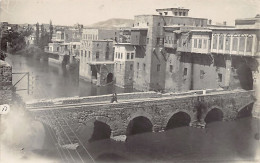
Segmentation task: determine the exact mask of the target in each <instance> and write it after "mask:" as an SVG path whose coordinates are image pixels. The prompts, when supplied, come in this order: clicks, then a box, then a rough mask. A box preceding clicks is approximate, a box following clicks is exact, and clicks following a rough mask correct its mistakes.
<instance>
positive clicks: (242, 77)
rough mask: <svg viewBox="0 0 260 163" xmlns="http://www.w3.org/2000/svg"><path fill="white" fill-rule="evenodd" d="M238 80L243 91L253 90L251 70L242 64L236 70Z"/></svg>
mask: <svg viewBox="0 0 260 163" xmlns="http://www.w3.org/2000/svg"><path fill="white" fill-rule="evenodd" d="M237 75H238V79H239V81H240V86H241V88H242V89H245V90H252V89H253V74H252V70H251V68H250V67H249V66H248V65H247V64H246V63H242V64H241V65H240V66H239V67H238V69H237Z"/></svg>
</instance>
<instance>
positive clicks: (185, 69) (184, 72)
mask: <svg viewBox="0 0 260 163" xmlns="http://www.w3.org/2000/svg"><path fill="white" fill-rule="evenodd" d="M187 74H188V69H187V68H184V71H183V75H184V76H186V75H187Z"/></svg>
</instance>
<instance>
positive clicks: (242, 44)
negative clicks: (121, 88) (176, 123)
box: [131, 8, 260, 92]
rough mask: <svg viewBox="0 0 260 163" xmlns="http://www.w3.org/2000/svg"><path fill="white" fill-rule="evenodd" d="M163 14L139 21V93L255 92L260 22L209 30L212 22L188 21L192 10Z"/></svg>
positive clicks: (134, 33) (135, 37)
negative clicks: (240, 89) (189, 91)
mask: <svg viewBox="0 0 260 163" xmlns="http://www.w3.org/2000/svg"><path fill="white" fill-rule="evenodd" d="M157 11H158V12H159V15H139V16H135V23H134V27H133V28H132V30H131V45H133V46H134V47H135V51H136V55H135V61H134V77H133V80H134V82H133V87H134V88H136V89H139V90H164V91H173V92H176V91H187V90H194V89H217V88H224V89H228V88H229V89H234V88H244V89H252V84H253V78H252V76H253V75H252V72H253V73H254V72H257V67H258V63H257V60H256V58H255V57H256V56H258V55H259V51H260V50H259V49H260V48H259V44H260V43H259V33H260V32H259V21H260V18H259V16H256V17H255V18H251V19H238V20H236V26H235V27H231V26H226V23H224V24H223V25H221V26H217V25H210V26H208V24H207V22H208V20H207V19H204V18H192V17H188V11H189V10H188V9H183V8H170V9H157ZM144 65H145V66H144ZM142 66H144V67H145V68H142Z"/></svg>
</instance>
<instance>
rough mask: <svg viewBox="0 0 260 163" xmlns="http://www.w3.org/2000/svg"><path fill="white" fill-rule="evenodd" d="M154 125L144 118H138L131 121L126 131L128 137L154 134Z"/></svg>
mask: <svg viewBox="0 0 260 163" xmlns="http://www.w3.org/2000/svg"><path fill="white" fill-rule="evenodd" d="M152 131H153V124H152V122H151V120H150V119H149V118H147V117H144V116H137V117H135V118H133V119H132V120H130V122H129V123H128V126H127V129H126V136H130V135H135V134H140V133H145V132H152Z"/></svg>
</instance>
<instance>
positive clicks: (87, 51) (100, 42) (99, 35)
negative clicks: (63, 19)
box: [79, 29, 119, 85]
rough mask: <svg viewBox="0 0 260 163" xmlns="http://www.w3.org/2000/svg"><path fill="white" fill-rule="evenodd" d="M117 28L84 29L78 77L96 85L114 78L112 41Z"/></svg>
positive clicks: (116, 35)
mask: <svg viewBox="0 0 260 163" xmlns="http://www.w3.org/2000/svg"><path fill="white" fill-rule="evenodd" d="M118 38H119V32H118V31H117V30H106V29H84V30H83V34H82V39H81V46H80V51H81V52H80V67H79V75H80V78H82V79H86V80H88V81H91V82H92V83H94V84H97V85H105V84H108V83H111V82H112V81H113V80H114V61H113V60H114V56H113V54H114V49H113V45H114V41H115V40H117V39H118Z"/></svg>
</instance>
